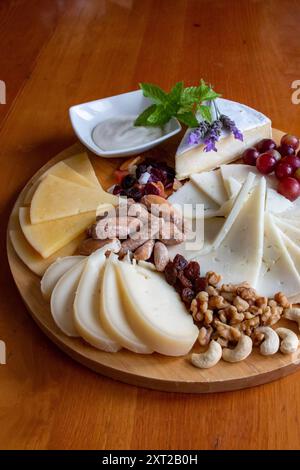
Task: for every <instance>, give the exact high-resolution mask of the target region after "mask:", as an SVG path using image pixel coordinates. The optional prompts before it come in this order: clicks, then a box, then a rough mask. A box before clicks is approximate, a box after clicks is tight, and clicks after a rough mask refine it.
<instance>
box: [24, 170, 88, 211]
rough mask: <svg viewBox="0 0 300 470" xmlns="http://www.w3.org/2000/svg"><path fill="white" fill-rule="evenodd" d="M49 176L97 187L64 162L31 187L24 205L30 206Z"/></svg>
mask: <svg viewBox="0 0 300 470" xmlns="http://www.w3.org/2000/svg"><path fill="white" fill-rule="evenodd" d="M47 175H54V176H58V177H59V178H63V179H65V180H67V181H72V182H73V183H76V184H80V185H81V186H87V187H90V188H94V187H95V185H94V183H92V182H91V181H90V180H88V179H87V178H85V177H84V176H83V175H81V174H80V173H78V172H77V171H75V170H74V169H72V168H71V167H70V166H68V165H66V164H65V163H64V162H63V161H62V162H58V163H56V164H55V165H53V166H52V167H51V168H49V170H47V171H45V173H44V174H43V175H42V176H41V177H40V178H39V179H38V180H36V181H35V182H34V183H33V184H32V185H31V186H30V188H29V189H28V191H27V193H26V195H25V197H24V200H23V204H25V205H29V204H30V202H31V200H32V198H33V195H34V193H35V191H36V189H37V187H38V186H39V184H40V182H41V181H42V180H43V179H44V178H45V177H46V176H47Z"/></svg>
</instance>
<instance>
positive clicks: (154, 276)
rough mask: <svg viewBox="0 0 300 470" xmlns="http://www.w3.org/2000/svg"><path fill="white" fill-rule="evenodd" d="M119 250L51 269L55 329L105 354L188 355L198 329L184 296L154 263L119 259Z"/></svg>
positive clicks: (47, 279)
mask: <svg viewBox="0 0 300 470" xmlns="http://www.w3.org/2000/svg"><path fill="white" fill-rule="evenodd" d="M119 249H120V242H119V241H118V240H114V241H112V242H111V243H110V244H107V245H105V247H103V248H100V249H99V250H97V251H95V252H94V253H93V254H91V255H90V256H88V257H82V256H67V257H64V258H61V259H59V260H57V261H56V262H55V263H53V264H52V265H51V266H50V267H49V268H48V269H47V271H46V272H45V274H44V276H43V278H42V281H41V289H42V293H43V295H44V297H45V298H46V299H48V300H50V306H51V313H52V317H53V319H54V321H55V323H56V325H57V326H58V327H59V328H60V330H61V331H62V332H63V333H65V334H66V335H68V336H71V337H82V338H83V339H84V340H85V341H86V342H87V343H89V344H91V345H92V346H94V347H96V348H98V349H100V350H103V351H108V352H115V351H118V350H119V349H121V348H126V349H128V350H130V351H132V352H135V353H140V354H150V353H152V352H154V351H156V352H159V353H161V354H165V355H169V356H180V355H184V354H186V353H187V352H188V351H189V350H190V349H191V348H192V346H193V344H194V343H195V341H196V339H197V337H198V328H197V327H196V326H195V325H194V324H193V319H192V317H191V315H190V314H189V313H188V312H187V311H186V309H185V306H184V304H183V303H182V302H181V300H180V297H179V295H178V294H177V293H174V290H173V288H172V287H171V286H170V285H169V284H168V283H167V282H166V281H165V279H164V276H163V274H161V273H158V272H157V271H156V270H155V268H154V266H153V265H152V264H150V263H139V264H137V263H131V262H130V260H123V261H120V260H119V259H118V257H117V256H116V255H114V254H113V251H119ZM107 250H110V251H111V255H110V256H109V257H108V258H107V257H106V253H107Z"/></svg>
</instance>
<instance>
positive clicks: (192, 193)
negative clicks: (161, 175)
mask: <svg viewBox="0 0 300 470" xmlns="http://www.w3.org/2000/svg"><path fill="white" fill-rule="evenodd" d="M168 201H169V202H170V203H171V204H173V205H176V206H177V207H178V208H179V209H180V210H181V211H182V212H183V214H184V205H185V204H189V205H192V213H193V217H195V215H196V205H197V204H199V205H203V210H204V213H206V212H207V211H217V210H218V209H219V205H218V204H216V203H215V201H213V200H212V199H211V198H210V197H209V196H207V194H205V193H204V192H203V191H201V190H200V189H199V188H197V186H196V185H195V184H194V183H193V182H192V181H188V182H187V183H185V184H184V185H183V186H182V187H181V188H180V189H178V191H176V192H175V193H173V194H171V196H170V197H169V198H168ZM186 216H187V215H186Z"/></svg>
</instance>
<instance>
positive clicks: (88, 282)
mask: <svg viewBox="0 0 300 470" xmlns="http://www.w3.org/2000/svg"><path fill="white" fill-rule="evenodd" d="M114 247H117V245H116V244H114V243H111V244H110V245H107V246H105V248H100V249H99V250H97V251H95V252H94V253H93V254H91V255H90V256H89V258H88V260H87V263H86V265H85V268H84V270H83V273H82V275H81V278H80V281H79V284H78V288H77V292H76V295H75V301H74V320H75V325H76V328H77V331H78V332H79V334H80V336H81V337H82V338H83V339H84V340H85V341H86V342H87V343H89V344H91V345H92V346H94V347H95V348H97V349H100V350H102V351H107V352H116V351H118V350H119V349H121V346H120V345H119V344H118V343H117V342H116V341H114V340H113V339H112V338H111V337H110V336H109V335H108V334H107V333H106V331H105V330H104V329H103V328H102V326H101V323H100V317H99V299H100V278H101V276H102V275H103V270H104V265H105V261H106V257H105V252H106V250H107V248H108V249H114ZM118 247H119V246H118ZM115 295H118V294H117V293H116V292H115Z"/></svg>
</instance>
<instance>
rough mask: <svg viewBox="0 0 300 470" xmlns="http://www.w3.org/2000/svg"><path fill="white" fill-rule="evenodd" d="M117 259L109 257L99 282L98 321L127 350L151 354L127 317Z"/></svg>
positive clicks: (146, 344)
mask: <svg viewBox="0 0 300 470" xmlns="http://www.w3.org/2000/svg"><path fill="white" fill-rule="evenodd" d="M115 263H117V260H116V259H115V258H114V257H112V256H111V257H110V258H109V259H108V260H107V262H106V264H105V268H104V272H103V276H102V281H101V284H100V317H99V318H100V321H101V324H102V326H103V328H104V329H105V331H106V332H107V334H108V335H109V336H110V337H111V338H113V339H114V340H115V341H116V342H117V343H119V344H120V345H121V346H123V347H124V348H126V349H129V351H133V352H135V353H140V354H151V353H152V352H153V350H152V349H151V347H149V345H148V343H147V342H145V341H143V339H142V338H141V337H140V336H139V335H138V334H137V333H136V329H135V328H134V329H133V328H132V326H131V325H130V323H129V322H128V319H127V312H126V311H125V309H124V306H123V298H122V296H123V294H122V292H121V291H120V289H119V284H118V281H117V276H116V272H115V268H114V265H115Z"/></svg>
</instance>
